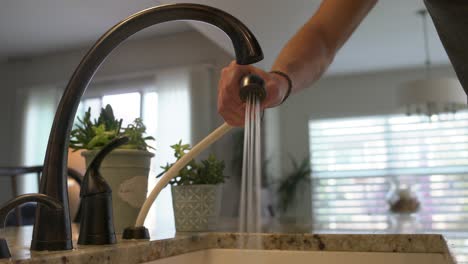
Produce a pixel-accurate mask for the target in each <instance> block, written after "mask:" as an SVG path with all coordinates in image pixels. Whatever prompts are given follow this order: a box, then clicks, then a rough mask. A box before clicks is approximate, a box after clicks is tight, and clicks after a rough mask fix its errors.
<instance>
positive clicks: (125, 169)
mask: <svg viewBox="0 0 468 264" xmlns="http://www.w3.org/2000/svg"><path fill="white" fill-rule="evenodd" d="M96 153H97V151H84V152H83V153H82V154H81V155H82V156H83V157H85V160H86V167H88V165H89V163H90V162H91V160H92V158H93V157H94V156H95V154H96ZM153 156H154V154H153V153H151V152H147V151H142V150H129V149H116V150H114V151H112V152H111V153H109V154H108V155H107V156H106V158H105V159H104V160H103V162H102V163H101V168H100V172H101V175H102V176H103V177H104V179H105V180H106V181H107V183H108V184H109V186H110V187H111V188H112V207H113V211H114V227H115V232H116V233H122V232H123V230H124V228H126V227H128V226H132V225H134V224H135V221H136V218H137V216H138V212H139V211H140V208H141V206H142V205H143V203H144V201H145V199H146V193H147V191H148V174H149V170H150V165H151V158H152V157H153Z"/></svg>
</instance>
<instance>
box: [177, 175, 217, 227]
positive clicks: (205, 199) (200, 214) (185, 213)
mask: <svg viewBox="0 0 468 264" xmlns="http://www.w3.org/2000/svg"><path fill="white" fill-rule="evenodd" d="M171 191H172V205H173V207H174V218H175V226H176V231H177V232H200V231H210V230H214V229H215V228H216V226H217V223H218V218H219V211H220V209H221V194H222V186H221V184H217V185H211V184H200V185H181V186H172V187H171Z"/></svg>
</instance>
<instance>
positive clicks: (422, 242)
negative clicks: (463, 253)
mask: <svg viewBox="0 0 468 264" xmlns="http://www.w3.org/2000/svg"><path fill="white" fill-rule="evenodd" d="M76 229H77V228H76V227H75V228H74V229H73V230H74V232H73V236H74V240H75V241H76V238H77V233H76ZM150 233H151V240H150V241H148V240H138V241H137V240H133V241H128V240H120V241H119V242H118V243H117V244H115V245H106V246H80V245H76V244H75V245H74V249H73V250H70V251H50V252H39V251H30V250H29V245H30V240H31V234H32V226H25V227H20V228H7V229H6V230H2V231H1V235H2V236H3V237H6V238H7V241H8V244H9V245H10V251H11V254H12V258H11V259H9V260H3V261H1V262H0V263H8V262H10V263H90V264H92V263H99V264H102V263H141V262H146V261H151V260H156V259H159V258H164V257H169V256H174V255H178V254H182V253H187V252H192V251H197V250H202V249H212V248H223V249H225V248H240V247H241V246H242V247H244V248H250V249H255V248H262V249H265V250H271V249H279V250H308V251H320V250H321V251H348V252H349V251H356V252H401V253H439V254H444V255H445V256H446V257H447V259H448V261H449V262H452V261H451V259H452V258H451V257H450V254H449V250H448V247H447V243H446V241H445V239H444V238H443V237H442V236H441V235H409V234H406V235H390V234H389V235H387V234H369V235H366V234H362V235H356V234H353V235H345V234H273V233H272V234H236V233H220V232H214V233H185V234H176V235H170V234H166V235H161V234H159V235H158V234H156V233H155V232H150Z"/></svg>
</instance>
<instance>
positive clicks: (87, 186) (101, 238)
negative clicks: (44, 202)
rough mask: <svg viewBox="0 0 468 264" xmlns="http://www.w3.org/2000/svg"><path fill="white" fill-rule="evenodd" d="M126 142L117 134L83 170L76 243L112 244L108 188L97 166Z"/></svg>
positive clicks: (113, 235) (112, 228)
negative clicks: (117, 136) (78, 232)
mask: <svg viewBox="0 0 468 264" xmlns="http://www.w3.org/2000/svg"><path fill="white" fill-rule="evenodd" d="M128 141H129V138H128V137H119V138H116V139H114V140H113V141H111V142H110V143H109V144H107V145H106V146H104V148H102V149H101V150H100V151H99V152H98V153H97V154H96V156H95V157H94V159H93V160H92V161H91V163H90V164H89V166H88V168H87V170H86V173H85V176H84V178H83V182H82V184H81V191H80V197H81V204H80V211H81V219H80V235H79V237H78V244H80V245H106V244H115V243H116V237H115V230H114V220H113V211H112V190H111V188H110V186H109V185H108V184H107V182H106V180H105V179H104V178H103V177H102V176H101V174H100V172H99V168H100V166H101V163H102V161H103V160H104V158H105V157H106V155H107V154H109V153H110V152H111V151H112V150H114V149H115V148H117V147H119V146H121V145H123V144H125V143H127V142H128Z"/></svg>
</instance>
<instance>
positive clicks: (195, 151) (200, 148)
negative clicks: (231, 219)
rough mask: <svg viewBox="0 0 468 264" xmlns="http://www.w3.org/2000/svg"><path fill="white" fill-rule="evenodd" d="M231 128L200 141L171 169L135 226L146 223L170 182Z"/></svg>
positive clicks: (152, 192) (220, 128) (218, 130)
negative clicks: (151, 210)
mask: <svg viewBox="0 0 468 264" xmlns="http://www.w3.org/2000/svg"><path fill="white" fill-rule="evenodd" d="M231 128H232V127H231V126H230V125H228V124H227V123H224V124H222V125H221V126H220V127H218V128H217V129H216V130H214V131H213V132H211V134H209V135H208V136H207V137H206V138H204V139H203V140H202V141H200V142H199V143H198V144H197V145H195V146H194V147H193V148H192V149H191V150H190V151H189V152H188V153H186V154H185V155H183V156H182V157H181V158H180V159H179V160H178V161H177V162H176V163H174V165H172V166H171V168H170V169H169V170H168V171H167V172H166V173H165V174H164V175H163V176H162V177H161V179H159V181H158V183H157V184H156V186H155V187H154V188H153V190H152V191H151V193H150V195H149V196H148V198H146V201H145V202H144V203H143V206H142V207H141V209H140V213H139V214H138V218H137V220H136V223H135V226H136V227H138V226H143V224H144V223H145V219H146V216H147V215H148V212H149V210H150V208H151V205H152V204H153V202H154V200H156V197H158V195H159V193H160V192H161V190H162V189H163V188H164V187H166V185H167V184H168V183H169V181H170V180H171V179H172V178H174V177H176V176H177V174H178V173H179V171H180V170H181V169H182V168H184V167H185V166H186V165H187V164H188V163H189V162H190V161H191V160H192V159H194V158H195V157H196V156H198V154H200V153H201V152H202V151H203V150H205V149H206V148H207V147H209V146H210V145H211V144H213V143H214V142H216V141H217V140H218V139H220V138H221V137H222V136H223V135H224V134H226V133H227V132H228V131H229V130H231Z"/></svg>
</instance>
